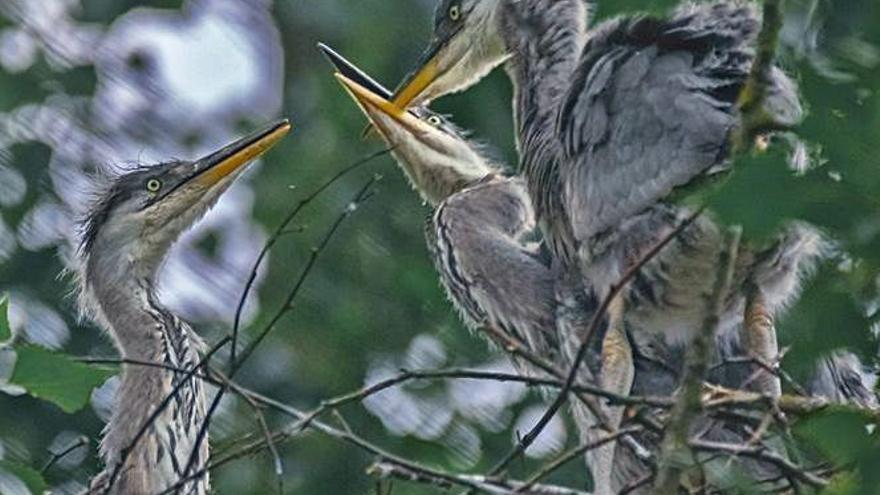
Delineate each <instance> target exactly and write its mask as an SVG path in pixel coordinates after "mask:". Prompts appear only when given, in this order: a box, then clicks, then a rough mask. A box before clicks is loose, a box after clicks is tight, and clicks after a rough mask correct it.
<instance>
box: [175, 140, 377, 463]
mask: <svg viewBox="0 0 880 495" xmlns="http://www.w3.org/2000/svg"><path fill="white" fill-rule="evenodd" d="M377 156H378V155H377ZM379 180H381V176H378V175H374V176H373V177H371V178H370V180H368V181H367V182H366V184H364V186H363V187H362V188H361V189H360V190H359V191H358V192H357V194H356V195H355V197H354V199H352V201H351V202H350V203H349V205H348V206H347V207H346V208H345V209H344V210H343V211H342V213H341V214H340V215H339V216H338V217H337V218H336V221H334V222H333V224H332V225H331V226H330V228H329V229H328V230H327V233H326V234H325V235H324V237H323V238H322V239H321V242H320V243H319V244H318V246H317V247H315V248H313V249H312V252H311V254H310V255H309V259H308V261H307V262H306V265H305V267H303V269H302V271H301V272H300V276H299V278H297V280H296V283H295V284H294V286H293V289H291V291H290V292H289V293H288V295H287V298H286V299H285V300H284V304H283V305H282V306H281V308H280V309H279V310H278V312H276V313H275V316H274V317H273V318H272V319H271V320H270V321H269V323H268V324H267V325H266V326H265V327H264V328H263V330H262V331H261V332H260V333H259V334H258V335H257V337H256V339H254V340H253V341H252V342H251V343H250V345H248V347H247V348H245V350H244V351H243V352H242V353H241V357H240V359H239V360H238V361H236V362H234V363H232V366H230V371H229V379H232V378H234V377H235V374H236V373H237V372H238V371H239V370H240V369H241V367H242V366H243V365H244V363H245V362H246V361H247V360H248V358H250V356H251V355H252V354H253V353H254V351H255V350H256V348H257V347H258V346H259V345H260V343H261V342H262V341H263V339H265V338H266V336H268V335H269V332H271V331H272V329H273V328H274V327H275V325H276V324H277V323H278V322H279V321H280V320H281V318H282V317H283V316H284V315H285V314H286V313H287V312H288V311H290V310H291V309H293V301H294V300H295V299H296V297H297V295H299V292H300V289H301V288H302V287H303V285H304V284H305V281H306V279H307V278H308V276H309V274H310V273H311V272H312V269H313V268H314V266H315V263H317V261H318V258H319V257H320V255H321V253H322V252H323V251H324V249H326V247H327V245H328V244H330V240H331V239H332V238H333V236H334V235H335V234H336V232H337V231H338V230H339V227H340V226H341V225H342V223H343V222H344V221H345V220H346V219H347V218H348V217H350V216H351V215H352V214H353V213H354V212H355V211H356V210H357V208H358V206H359V205H360V204H361V203H363V202H364V201H366V200H368V199H369V198H370V197H371V196H372V192H371V189H372V187H373V185H374V184H375V183H376V182H378V181H379ZM226 391H227V388H226V387H221V388H220V390H218V391H217V394H216V395H215V396H214V400H213V402H212V403H211V406H210V407H209V408H208V412H207V414H206V415H205V418H204V419H203V420H202V422H201V425H199V431H198V433H197V434H196V441H195V444H194V447H193V450H192V452H190V455H189V460H188V461H187V463H186V467H185V468H184V470H183V475H182V476H184V477H185V476H186V475H187V474H189V472H190V470H191V469H192V467H193V466H194V465H195V461H196V459H197V458H198V446H199V445H200V444H201V442H202V440H204V439H205V438H206V437H207V435H208V428H209V426H210V424H211V418H213V416H214V413H215V412H216V411H217V408H218V407H219V406H220V401H221V400H222V399H223V396H224V395H225V394H226Z"/></svg>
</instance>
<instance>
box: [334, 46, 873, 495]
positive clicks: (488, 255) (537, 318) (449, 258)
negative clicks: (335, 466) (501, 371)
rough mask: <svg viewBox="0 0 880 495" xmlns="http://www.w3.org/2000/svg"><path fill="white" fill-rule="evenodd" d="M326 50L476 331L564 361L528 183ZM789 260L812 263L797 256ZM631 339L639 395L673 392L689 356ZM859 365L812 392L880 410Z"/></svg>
mask: <svg viewBox="0 0 880 495" xmlns="http://www.w3.org/2000/svg"><path fill="white" fill-rule="evenodd" d="M322 49H324V50H325V53H328V54H329V55H330V56H331V58H332V59H333V62H334V64H335V65H336V66H337V68H338V69H339V70H340V71H341V72H343V73H344V74H345V75H338V76H337V77H338V78H339V79H340V81H341V82H342V83H343V85H344V86H345V87H346V89H347V90H348V92H349V93H350V94H351V95H352V97H353V98H354V99H355V101H356V102H357V103H358V104H359V106H360V107H361V109H362V110H363V111H364V113H366V114H367V116H368V117H369V119H370V120H371V122H372V123H373V125H374V126H375V127H376V129H378V131H379V134H380V135H381V136H382V137H383V139H385V140H386V142H388V144H389V145H391V146H392V149H393V152H394V153H395V157H396V159H397V161H398V162H399V164H400V166H401V168H402V169H403V170H404V171H405V173H406V174H407V176H408V177H409V179H410V182H411V184H412V185H413V187H414V188H415V189H416V190H417V191H419V192H420V193H421V194H422V195H423V197H424V198H425V199H426V201H427V202H428V203H430V204H431V205H432V206H433V207H434V210H435V211H434V213H433V215H432V216H431V219H430V220H429V222H428V224H427V226H426V233H427V238H428V244H429V249H430V250H431V253H432V257H433V258H434V262H435V266H436V267H437V270H438V272H439V274H440V276H441V280H442V281H443V283H444V286H445V287H446V289H447V293H448V295H449V297H450V299H451V300H452V301H453V303H454V304H455V305H456V307H457V308H458V309H459V311H460V312H461V314H462V316H463V319H464V320H465V321H466V322H467V323H468V326H470V327H471V328H474V327H476V326H479V325H481V324H487V323H488V324H494V325H497V326H498V327H499V328H501V329H503V330H504V331H505V332H508V333H511V334H513V335H514V336H516V337H518V338H520V339H521V340H523V341H526V342H528V343H529V346H530V347H531V349H532V350H533V351H534V352H536V353H539V354H544V353H546V354H544V355H546V356H548V357H550V358H551V359H557V360H558V359H559V358H560V357H562V356H563V355H564V354H565V351H564V350H563V349H560V348H559V346H560V339H559V338H558V337H552V335H553V334H554V333H555V332H558V330H559V329H558V328H557V325H558V324H559V322H558V318H559V316H560V314H561V313H562V311H560V308H558V307H556V304H557V303H556V301H555V293H556V290H557V289H556V287H555V285H556V284H557V281H558V278H559V277H560V274H559V273H558V272H557V271H555V270H554V268H553V267H552V266H551V263H550V260H549V259H547V257H546V255H542V254H541V250H540V249H539V248H538V246H537V243H538V242H539V241H540V238H539V237H536V236H535V235H534V233H533V231H534V230H535V229H536V225H535V222H534V217H533V213H532V208H531V205H530V203H529V198H528V196H527V194H526V192H525V190H524V183H523V179H522V178H520V177H516V176H505V174H504V172H503V170H504V169H503V166H502V165H500V164H498V163H496V162H494V161H492V160H490V159H487V158H485V156H484V154H483V153H481V149H480V148H481V147H480V146H479V145H477V144H475V143H473V142H471V141H469V140H468V139H466V138H465V137H464V136H463V135H462V133H461V132H459V130H458V129H457V128H456V127H455V126H454V125H452V124H451V123H449V122H448V121H447V120H446V119H444V118H443V117H441V116H439V115H437V114H435V113H433V112H431V111H430V110H428V109H427V108H424V107H415V108H412V109H410V110H409V111H402V110H401V109H400V108H398V107H396V106H395V105H393V104H392V103H391V102H389V101H388V98H389V97H390V94H389V93H388V92H387V90H385V89H384V88H383V87H382V86H381V85H379V84H378V83H376V82H375V81H373V80H372V79H370V78H369V76H366V75H365V74H363V73H362V72H361V71H359V70H358V69H357V68H355V67H352V66H351V64H350V63H349V62H347V61H345V60H344V59H342V58H341V57H340V56H339V55H337V54H335V53H333V52H332V51H330V50H329V49H328V48H327V47H322ZM791 235H793V236H794V238H795V239H800V236H801V234H799V233H798V232H797V231H795V232H792V233H791ZM797 247H798V245H797V243H796V242H794V240H791V239H789V240H783V241H780V242H779V243H778V245H777V246H776V247H774V248H772V249H770V250H768V251H766V252H762V253H759V255H758V258H759V259H760V260H762V261H761V262H759V263H758V264H757V265H756V266H755V267H754V268H753V270H754V271H757V272H760V273H763V274H764V279H763V280H764V281H768V280H770V279H772V278H774V277H785V276H790V274H789V271H790V270H791V268H790V267H780V265H779V263H778V261H774V262H769V261H767V260H774V259H776V258H780V257H782V258H788V257H787V256H785V255H786V254H787V253H785V252H783V251H780V250H781V249H792V250H794V251H795V252H796V253H797V252H800V250H798V249H796V248H797ZM673 259H674V258H673ZM788 262H791V263H795V264H799V263H804V262H806V261H805V260H803V259H800V260H798V259H797V258H795V259H794V260H791V259H789V260H788ZM787 274H788V275H787ZM791 289H793V286H789V289H788V290H791ZM632 333H633V334H634V337H635V338H634V348H635V353H634V354H635V367H636V370H637V371H636V374H635V382H634V385H633V390H634V392H635V393H638V394H650V395H658V394H660V395H668V394H671V393H672V392H673V391H674V389H675V386H676V383H677V379H678V373H679V372H680V369H679V368H680V366H681V362H680V358H681V355H680V353H678V354H676V350H675V349H672V348H669V347H667V346H666V345H664V343H663V342H662V341H660V340H659V339H656V338H653V337H652V336H651V335H650V334H648V333H642V332H632ZM735 335H736V332H732V333H730V334H727V335H726V336H722V337H721V338H719V341H718V346H717V349H716V352H717V354H718V359H724V358H725V357H732V356H737V355H740V354H741V353H742V349H741V344H740V343H739V342H738V341H736V339H735V338H731V337H735ZM548 336H551V337H549V338H548ZM590 357H591V358H592V359H591V360H590V362H589V363H588V364H589V370H590V373H587V374H586V375H585V378H584V379H586V380H590V379H591V378H590V377H591V376H594V375H595V374H597V373H598V369H599V367H600V366H601V364H600V363H598V362H597V360H596V359H595V356H594V355H593V356H590ZM853 359H854V356H851V355H849V356H839V357H835V358H832V359H828V360H824V361H823V362H822V363H820V366H819V368H818V375H817V380H816V382H814V384H813V387H811V389H810V393H811V394H815V395H822V396H827V397H829V398H832V399H836V400H841V401H843V400H854V401H856V402H859V401H860V400H862V399H863V400H865V401H867V404H874V398H873V394H872V393H871V388H872V383H871V381H872V380H871V378H870V377H868V376H865V375H864V374H863V370H862V367H861V365H860V363H858V361H857V360H853ZM720 370H721V371H719V372H718V373H716V374H714V375H713V377H712V379H713V381H715V382H717V383H720V384H723V385H725V386H728V387H732V388H737V387H740V386H741V385H742V384H743V383H744V381H745V380H746V378H747V374H745V375H743V374H742V373H740V372H738V370H736V369H727V368H726V367H721V368H720ZM525 372H527V373H531V372H532V371H531V370H528V369H526V370H525ZM575 412H577V408H576V409H575ZM578 426H579V427H582V431H583V432H584V433H589V432H591V431H592V430H593V428H591V427H592V425H590V424H585V423H584V422H583V421H578ZM737 434H739V435H741V436H740V437H737V438H738V439H742V438H744V437H743V436H742V435H745V434H744V433H743V432H742V431H739V432H737V431H735V430H730V429H729V428H727V429H726V428H725V425H724V424H723V422H722V423H718V424H717V425H716V427H715V428H713V429H712V431H711V433H710V436H712V437H713V438H714V439H715V440H719V439H721V438H730V436H732V435H737ZM652 443H656V439H653V440H652V439H648V443H647V444H648V445H651V444H652ZM647 469H648V466H644V465H642V464H641V462H640V461H639V460H638V459H637V458H635V457H633V456H625V457H623V460H621V462H616V463H615V464H614V465H613V466H611V467H610V471H611V473H610V474H609V476H610V475H613V476H614V485H615V486H616V487H618V488H619V487H621V486H624V485H625V484H626V483H628V482H632V481H634V480H637V479H639V478H640V477H641V476H643V475H644V474H645V473H646V472H647ZM597 474H600V473H597ZM753 474H754V475H755V476H756V477H757V476H758V473H753Z"/></svg>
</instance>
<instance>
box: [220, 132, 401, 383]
mask: <svg viewBox="0 0 880 495" xmlns="http://www.w3.org/2000/svg"><path fill="white" fill-rule="evenodd" d="M392 149H393V148H386V149H384V150H381V151H377V152H376V153H373V154H372V155H369V156H367V157H366V158H363V159H361V160H358V161H357V162H355V163H353V164H351V165H349V166H348V167H346V168H344V169H342V170H340V171H339V172H337V173H336V175H334V176H333V177H331V178H330V179H328V180H327V181H326V182H324V183H323V184H321V185H320V186H319V187H318V188H317V189H315V190H314V191H312V193H311V194H309V195H308V196H306V197H305V198H303V199H302V200H300V202H299V203H297V205H296V206H295V207H294V208H293V209H292V210H291V211H290V212H289V213H288V214H287V216H286V217H285V218H284V220H283V221H282V222H281V223H280V224H278V227H276V228H275V232H274V233H273V234H272V235H271V236H270V237H269V239H268V240H267V241H266V243H265V244H264V245H263V249H261V250H260V254H259V255H258V256H257V259H256V261H254V266H253V268H251V272H250V275H248V279H247V282H246V283H245V284H244V290H242V293H241V297H240V298H239V300H238V307H237V308H236V309H235V319H234V321H233V324H232V348H231V349H232V350H231V352H230V354H229V370H230V373H231V372H232V367H233V365H234V364H235V361H236V356H237V351H238V334H239V330H240V328H241V314H242V311H244V305H245V302H246V301H247V296H248V294H249V293H250V291H251V289H252V288H253V285H254V282H255V281H256V279H257V272H258V270H259V269H260V266H261V265H262V264H263V260H264V259H265V258H266V255H267V254H269V251H270V250H271V249H272V247H273V246H274V245H275V243H276V242H278V239H279V238H281V237H282V236H283V235H285V234H287V233H289V232H290V231H288V230H287V227H288V226H289V225H290V224H291V222H293V221H294V219H296V217H297V215H299V213H300V212H301V211H302V209H303V208H305V207H306V206H308V204H309V203H311V202H312V201H314V200H315V198H317V197H318V196H319V195H320V194H321V193H323V192H324V191H326V190H327V189H328V188H329V187H330V186H332V185H333V184H335V183H336V182H337V181H338V180H339V179H341V178H343V177H345V176H346V175H347V174H348V173H349V172H352V171H354V170H357V169H358V168H360V167H361V166H363V165H366V164H367V163H369V162H371V161H373V160H374V159H376V158H378V157H380V156H383V155H386V154H388V153H390V152H391V150H392Z"/></svg>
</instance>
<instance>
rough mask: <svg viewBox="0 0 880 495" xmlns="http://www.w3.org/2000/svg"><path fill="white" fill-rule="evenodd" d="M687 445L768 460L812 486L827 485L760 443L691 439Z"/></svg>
mask: <svg viewBox="0 0 880 495" xmlns="http://www.w3.org/2000/svg"><path fill="white" fill-rule="evenodd" d="M689 445H690V447H691V448H692V449H694V450H702V451H709V452H723V453H726V454H730V455H734V456H739V455H741V456H746V457H751V458H754V459H758V460H761V461H765V462H769V463H771V464H773V465H775V466H776V467H778V468H779V470H780V471H782V472H783V473H785V475H786V476H790V477H792V478H796V479H797V480H798V481H800V482H802V483H806V484H807V485H810V486H812V487H813V488H822V487H824V486H827V485H828V481H827V480H825V479H822V478H821V477H819V476H816V475H815V474H813V473H811V472H809V471H808V470H806V469H804V468H802V467H800V466H798V465H796V464H794V463H792V462H791V461H789V460H788V459H786V458H785V457H782V456H781V455H779V454H777V453H776V452H774V451H772V450H770V449H768V448H766V447H763V446H760V445H757V446H755V445H753V446H749V445H741V444H730V443H724V442H712V441H708V440H691V441H690V442H689Z"/></svg>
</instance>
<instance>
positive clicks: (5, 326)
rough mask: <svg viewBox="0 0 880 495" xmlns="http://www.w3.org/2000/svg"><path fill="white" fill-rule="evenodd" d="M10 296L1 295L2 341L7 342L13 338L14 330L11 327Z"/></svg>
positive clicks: (0, 319) (0, 335) (0, 321)
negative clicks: (9, 316)
mask: <svg viewBox="0 0 880 495" xmlns="http://www.w3.org/2000/svg"><path fill="white" fill-rule="evenodd" d="M8 315H9V297H7V296H6V295H2V296H0V342H6V341H8V340H9V339H11V338H12V331H11V330H10V329H9V318H8Z"/></svg>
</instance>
